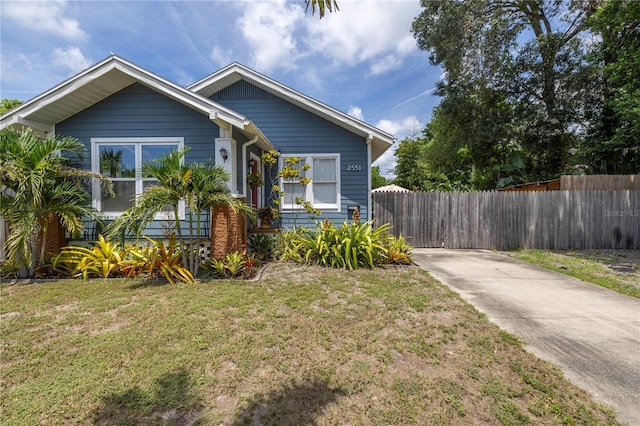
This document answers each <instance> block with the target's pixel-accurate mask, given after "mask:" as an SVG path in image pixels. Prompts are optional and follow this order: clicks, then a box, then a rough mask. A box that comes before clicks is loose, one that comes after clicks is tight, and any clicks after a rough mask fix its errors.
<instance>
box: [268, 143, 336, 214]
mask: <svg viewBox="0 0 640 426" xmlns="http://www.w3.org/2000/svg"><path fill="white" fill-rule="evenodd" d="M289 157H297V158H299V159H300V161H299V162H298V163H297V164H296V165H295V166H292V167H294V168H296V169H298V170H300V176H303V177H310V178H311V182H310V183H309V184H308V185H307V186H306V188H305V187H304V186H302V185H300V180H299V178H298V177H291V178H283V179H282V180H281V182H280V184H281V185H282V189H283V190H284V193H285V195H284V198H283V200H282V209H283V210H291V209H294V208H296V207H297V206H296V198H302V199H304V200H305V201H310V202H311V203H312V204H313V206H314V207H316V208H318V209H320V210H323V209H324V210H336V211H340V155H339V154H307V155H305V154H296V155H285V156H283V157H282V159H283V160H284V159H285V158H289ZM283 160H282V161H283ZM305 164H308V165H309V169H308V170H306V171H305V170H303V169H302V167H303V166H304V165H305ZM283 165H284V161H283V162H282V163H281V165H280V167H281V168H282V166H283Z"/></svg>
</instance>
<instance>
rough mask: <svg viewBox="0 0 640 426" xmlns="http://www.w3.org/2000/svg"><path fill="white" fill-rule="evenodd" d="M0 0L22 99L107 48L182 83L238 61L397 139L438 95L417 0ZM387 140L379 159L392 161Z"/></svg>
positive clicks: (425, 115) (7, 66)
mask: <svg viewBox="0 0 640 426" xmlns="http://www.w3.org/2000/svg"><path fill="white" fill-rule="evenodd" d="M338 4H339V7H340V11H339V12H337V13H332V14H328V15H326V16H325V18H323V19H322V20H320V19H318V16H311V12H310V11H309V12H308V13H307V14H305V10H304V1H303V0H298V1H284V0H273V1H239V0H236V1H174V2H170V1H127V2H121V1H89V0H84V1H39V2H31V1H5V0H2V1H1V2H0V43H1V45H0V52H1V57H0V60H1V62H0V97H2V98H16V99H20V100H23V101H26V100H28V99H30V98H32V97H34V96H36V95H38V94H40V93H42V92H43V91H45V90H47V89H49V88H51V87H53V86H55V85H56V84H58V83H60V82H62V81H63V80H65V79H66V78H68V77H71V76H72V75H74V74H76V73H77V72H80V71H82V70H83V69H85V68H87V67H88V66H90V65H92V64H94V63H96V62H98V61H100V60H102V59H104V58H106V57H107V56H109V55H110V52H113V53H115V54H117V55H119V56H121V57H123V58H125V59H127V60H129V61H131V62H134V63H135V64H137V65H139V66H142V67H143V68H146V69H147V70H149V71H152V72H154V73H156V74H158V75H160V76H162V77H164V78H167V79H169V80H171V81H173V82H175V83H178V84H181V85H185V86H186V85H188V84H190V83H193V82H195V81H197V80H199V79H201V78H202V77H204V76H206V75H208V74H210V73H212V72H214V71H216V70H217V69H219V68H221V67H223V66H225V65H228V64H229V63H231V62H239V63H242V64H244V65H247V66H249V67H251V68H253V69H255V70H256V71H259V72H261V73H263V74H265V75H267V76H269V77H271V78H273V79H275V80H277V81H279V82H281V83H283V84H285V85H287V86H289V87H291V88H293V89H295V90H298V91H300V92H302V93H304V94H306V95H308V96H311V97H313V98H315V99H317V100H319V101H321V102H324V103H326V104H328V105H330V106H332V107H334V108H336V109H338V110H340V111H343V112H345V113H349V114H351V115H353V116H355V117H358V118H360V119H363V120H364V121H366V122H368V123H370V124H373V125H375V126H377V127H379V128H381V129H383V130H385V131H387V132H389V133H391V134H393V135H395V136H396V137H397V138H398V139H402V138H403V137H405V136H407V135H408V134H411V133H415V132H419V131H420V130H422V128H423V127H424V125H425V124H426V123H427V122H428V121H429V119H430V116H431V110H432V109H433V107H434V106H435V105H437V104H438V102H439V99H438V98H437V97H435V96H433V94H432V92H433V90H434V88H435V84H436V82H437V81H438V80H439V79H440V75H441V71H440V69H439V68H437V67H433V66H431V65H430V64H429V61H428V54H427V53H426V52H422V51H420V50H419V49H418V48H417V46H416V42H415V39H414V38H413V35H412V34H411V32H410V28H411V22H412V20H413V18H415V17H416V16H417V15H418V14H419V13H420V5H419V2H418V0H411V1H409V0H395V1H364V0H361V1H348V0H339V3H338ZM394 149H395V147H393V148H392V149H390V150H389V151H388V152H387V154H386V155H385V156H383V157H382V158H381V159H380V160H378V162H376V165H380V166H381V169H382V171H383V173H387V172H390V171H392V170H393V151H394Z"/></svg>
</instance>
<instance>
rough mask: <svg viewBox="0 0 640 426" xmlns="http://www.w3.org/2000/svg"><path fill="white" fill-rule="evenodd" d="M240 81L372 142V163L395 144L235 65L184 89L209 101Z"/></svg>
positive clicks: (366, 126)
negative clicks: (216, 94)
mask: <svg viewBox="0 0 640 426" xmlns="http://www.w3.org/2000/svg"><path fill="white" fill-rule="evenodd" d="M240 80H244V81H247V82H249V83H251V84H252V85H254V86H256V87H258V88H261V89H263V90H265V91H267V92H269V93H271V94H273V95H275V96H278V97H280V98H282V99H284V100H286V101H288V102H290V103H292V104H294V105H297V106H299V107H300V108H303V109H305V110H307V111H309V112H311V113H313V114H315V115H318V116H320V117H322V118H324V119H326V120H328V121H330V122H332V123H334V124H337V125H338V126H341V127H343V128H345V129H347V130H349V131H351V132H353V133H355V134H357V135H360V136H362V137H363V138H365V140H366V141H369V140H370V141H371V143H372V161H375V160H376V159H378V158H379V157H380V156H381V155H382V154H383V153H384V152H385V151H386V150H387V149H389V148H390V147H391V145H392V144H393V142H394V141H395V137H394V136H392V135H390V134H388V133H386V132H384V131H382V130H380V129H378V128H376V127H374V126H371V125H370V124H367V123H365V122H363V121H360V120H358V119H356V118H354V117H351V116H350V115H348V114H345V113H343V112H340V111H338V110H337V109H335V108H332V107H330V106H328V105H326V104H323V103H322V102H319V101H317V100H315V99H313V98H311V97H309V96H307V95H304V94H302V93H300V92H298V91H296V90H294V89H292V88H290V87H288V86H285V85H284V84H281V83H278V82H277V81H275V80H272V79H271V78H269V77H267V76H264V75H262V74H260V73H258V72H256V71H254V70H252V69H250V68H247V67H245V66H244V65H241V64H239V63H237V62H236V63H233V64H231V65H228V66H226V67H225V68H222V69H221V70H220V71H217V72H215V73H213V74H211V75H209V76H207V77H205V78H203V79H202V80H199V81H197V82H196V83H194V84H192V85H190V86H188V87H187V89H188V90H192V91H194V92H196V93H199V94H201V95H202V96H205V97H207V98H209V97H211V96H213V95H214V94H215V93H219V92H221V91H223V90H224V89H226V88H227V87H230V86H231V85H233V84H234V83H236V82H238V81H240Z"/></svg>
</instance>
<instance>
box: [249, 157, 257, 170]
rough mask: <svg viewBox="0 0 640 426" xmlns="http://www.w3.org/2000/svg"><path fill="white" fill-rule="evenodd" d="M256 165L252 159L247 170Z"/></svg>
mask: <svg viewBox="0 0 640 426" xmlns="http://www.w3.org/2000/svg"><path fill="white" fill-rule="evenodd" d="M255 164H256V160H254V159H253V158H252V159H251V160H249V168H250V169H251V168H253V166H254V165H255Z"/></svg>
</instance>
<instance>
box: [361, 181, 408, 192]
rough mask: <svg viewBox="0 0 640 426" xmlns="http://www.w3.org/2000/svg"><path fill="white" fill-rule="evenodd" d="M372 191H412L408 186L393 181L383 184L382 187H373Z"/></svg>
mask: <svg viewBox="0 0 640 426" xmlns="http://www.w3.org/2000/svg"><path fill="white" fill-rule="evenodd" d="M371 192H373V193H376V192H411V191H410V190H409V189H407V188H403V187H401V186H399V185H396V184H393V183H392V184H391V185H385V186H381V187H380V188H376V189H373V190H371Z"/></svg>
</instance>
